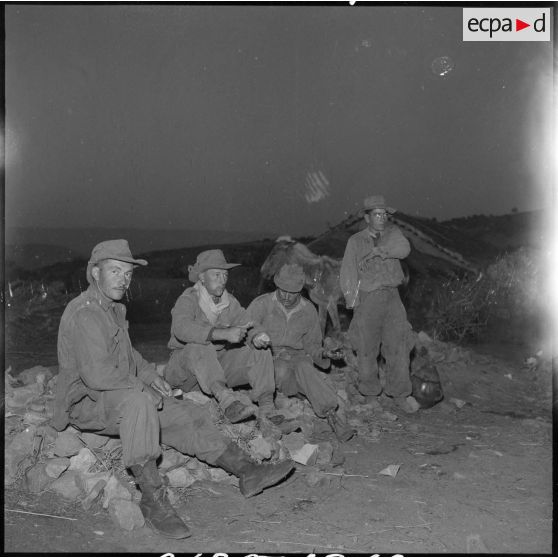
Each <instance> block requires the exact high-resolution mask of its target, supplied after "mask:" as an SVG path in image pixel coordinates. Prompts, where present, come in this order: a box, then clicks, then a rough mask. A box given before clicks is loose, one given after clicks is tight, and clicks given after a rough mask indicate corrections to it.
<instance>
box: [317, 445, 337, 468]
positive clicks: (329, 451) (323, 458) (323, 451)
mask: <svg viewBox="0 0 558 558" xmlns="http://www.w3.org/2000/svg"><path fill="white" fill-rule="evenodd" d="M332 457H333V445H332V444H331V442H320V443H319V444H318V457H317V458H316V465H327V464H328V463H329V462H330V461H331V458H332Z"/></svg>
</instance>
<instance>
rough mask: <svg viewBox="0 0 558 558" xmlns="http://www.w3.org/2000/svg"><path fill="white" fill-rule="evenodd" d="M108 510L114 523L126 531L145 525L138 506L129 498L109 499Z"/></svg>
mask: <svg viewBox="0 0 558 558" xmlns="http://www.w3.org/2000/svg"><path fill="white" fill-rule="evenodd" d="M108 512H109V515H110V518H111V519H112V520H113V521H114V523H116V525H118V526H119V527H121V528H122V529H125V530H126V531H132V530H133V529H137V528H140V527H143V526H144V525H145V519H144V517H143V514H142V513H141V510H140V508H139V506H138V505H137V504H135V503H134V502H131V501H130V500H122V499H120V498H115V499H113V500H111V502H110V504H109V506H108Z"/></svg>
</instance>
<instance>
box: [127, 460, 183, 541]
mask: <svg viewBox="0 0 558 558" xmlns="http://www.w3.org/2000/svg"><path fill="white" fill-rule="evenodd" d="M130 469H131V471H132V474H133V475H134V478H135V479H136V482H137V483H138V485H139V488H140V490H141V500H140V503H139V507H140V510H141V513H142V514H143V517H144V518H145V521H146V523H147V524H148V525H149V526H150V527H151V528H152V529H153V530H154V531H157V532H158V533H160V534H161V535H163V536H164V537H168V538H170V539H185V538H187V537H189V536H190V535H191V533H190V529H189V528H188V526H187V525H186V524H185V523H184V522H183V521H182V519H180V517H179V516H178V514H177V513H176V511H175V510H174V509H173V507H172V506H171V503H170V502H169V499H168V497H167V493H166V488H165V487H164V486H163V479H161V475H160V474H159V471H158V470H157V464H156V463H155V459H150V460H149V461H148V462H147V463H146V464H145V465H143V466H142V465H132V466H131V467H130Z"/></svg>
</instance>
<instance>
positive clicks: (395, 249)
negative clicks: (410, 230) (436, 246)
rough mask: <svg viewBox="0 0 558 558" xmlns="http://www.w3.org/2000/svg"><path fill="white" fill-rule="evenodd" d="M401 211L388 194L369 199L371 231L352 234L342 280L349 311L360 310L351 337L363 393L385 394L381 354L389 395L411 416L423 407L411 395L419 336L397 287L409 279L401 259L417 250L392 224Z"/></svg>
mask: <svg viewBox="0 0 558 558" xmlns="http://www.w3.org/2000/svg"><path fill="white" fill-rule="evenodd" d="M393 213H395V209H394V208H392V207H389V206H388V205H387V204H386V202H385V200H384V197H383V196H380V195H373V196H369V197H368V198H366V199H365V200H364V219H365V221H366V224H367V227H366V229H364V230H362V231H360V232H358V233H356V234H354V235H353V236H351V237H350V238H349V240H348V242H347V246H346V248H345V254H344V256H343V262H342V264H341V271H340V282H341V289H342V291H343V294H344V296H345V301H346V304H347V308H354V314H353V319H352V321H351V325H350V327H349V338H350V340H351V342H352V345H353V347H355V348H356V352H357V358H358V369H359V370H358V374H359V381H358V386H357V388H358V390H359V391H360V393H361V394H362V395H365V396H378V395H380V393H381V392H382V385H381V383H380V378H379V370H378V360H377V359H378V356H379V354H380V352H381V354H382V356H383V357H384V359H385V361H386V375H385V386H384V391H385V393H386V395H388V396H390V397H392V398H393V400H394V402H395V404H396V405H397V406H398V407H400V408H401V409H403V410H404V411H405V412H414V411H416V410H417V409H418V404H417V403H416V401H415V400H414V398H413V397H412V396H411V395H410V394H411V391H412V386H411V379H410V373H409V358H410V352H411V349H412V347H413V345H414V334H413V332H412V329H411V325H410V324H409V322H408V321H407V313H406V311H405V307H404V306H403V303H402V302H401V298H400V296H399V291H398V290H397V287H398V286H399V285H400V284H401V282H402V281H403V277H404V275H403V271H402V269H401V264H400V260H402V259H403V258H406V257H407V256H408V255H409V252H410V250H411V247H410V244H409V241H408V240H407V239H406V238H405V236H404V235H403V233H402V232H401V231H400V230H399V228H398V227H397V226H396V225H395V224H393V223H389V222H388V220H387V217H388V214H393Z"/></svg>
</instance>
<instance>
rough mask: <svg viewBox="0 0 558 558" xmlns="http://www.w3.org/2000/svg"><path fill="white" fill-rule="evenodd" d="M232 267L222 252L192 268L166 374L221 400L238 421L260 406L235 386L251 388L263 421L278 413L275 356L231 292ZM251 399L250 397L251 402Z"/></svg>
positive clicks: (178, 307)
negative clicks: (243, 397) (274, 369)
mask: <svg viewBox="0 0 558 558" xmlns="http://www.w3.org/2000/svg"><path fill="white" fill-rule="evenodd" d="M238 265H240V264H237V263H228V262H227V261H226V260H225V256H224V255H223V252H222V251H221V250H206V251H205V252H201V253H200V254H199V255H198V257H197V259H196V263H195V264H194V265H192V266H190V267H189V268H188V271H189V275H188V278H189V279H190V281H192V283H194V286H193V287H188V288H187V289H186V290H185V291H184V292H183V293H182V294H181V295H180V297H179V298H178V300H177V301H176V304H175V305H174V308H173V309H172V324H171V338H170V341H169V344H168V346H169V348H170V349H172V353H171V356H170V359H169V362H168V364H167V366H166V368H165V371H164V376H165V379H166V380H167V382H169V384H170V385H171V386H172V387H175V388H181V389H182V390H183V391H185V392H188V391H191V390H192V389H193V388H195V387H197V386H199V387H200V388H201V390H202V391H203V392H204V393H205V394H206V395H209V396H213V397H215V399H216V400H217V401H218V403H219V406H220V407H221V409H222V410H223V413H224V415H225V417H226V418H227V419H228V420H229V421H230V422H232V423H235V422H240V421H242V420H244V419H247V418H249V417H250V416H252V415H254V410H255V407H254V406H253V405H251V404H250V401H249V400H248V404H246V403H245V401H244V400H243V399H242V397H241V396H240V394H237V393H235V392H234V391H233V390H232V389H231V388H233V387H236V386H240V385H245V384H248V385H250V386H251V388H252V392H251V398H252V400H253V401H255V402H257V403H258V405H259V418H261V419H265V418H268V417H269V416H270V415H273V414H274V412H275V404H274V401H273V397H274V394H275V379H274V376H273V358H272V355H271V352H270V351H269V350H268V349H266V348H265V343H266V340H267V339H268V337H267V335H266V334H265V332H264V331H263V330H262V329H261V328H259V327H253V324H252V323H251V322H250V321H249V319H248V314H247V313H246V310H245V309H244V308H242V306H241V305H240V303H239V302H238V300H237V299H236V298H235V297H234V296H233V295H232V294H231V293H229V292H228V291H227V290H226V285H227V281H228V277H229V272H228V270H229V269H231V268H233V267H236V266H238ZM246 399H247V398H246Z"/></svg>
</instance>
